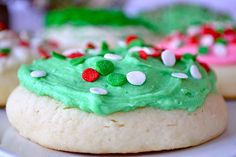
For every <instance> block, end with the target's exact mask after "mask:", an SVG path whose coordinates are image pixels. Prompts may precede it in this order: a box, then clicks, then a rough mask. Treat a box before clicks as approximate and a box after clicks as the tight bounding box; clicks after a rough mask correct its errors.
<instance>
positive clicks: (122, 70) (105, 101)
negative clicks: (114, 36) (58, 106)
mask: <svg viewBox="0 0 236 157" xmlns="http://www.w3.org/2000/svg"><path fill="white" fill-rule="evenodd" d="M128 49H129V48H128V47H118V48H116V49H114V50H111V51H110V52H112V53H114V54H119V55H121V56H123V59H121V60H112V61H111V62H112V63H113V65H114V68H113V71H110V72H111V73H110V74H109V75H100V77H99V78H98V80H96V81H94V82H86V81H85V80H83V78H82V77H81V75H82V72H83V71H84V70H85V69H86V68H93V69H96V68H97V67H96V66H97V65H96V64H97V63H99V62H100V61H102V60H104V57H103V55H101V54H100V55H87V56H86V57H83V59H82V60H83V61H81V60H79V61H78V62H77V61H76V60H78V59H79V58H77V59H69V58H66V59H62V58H59V57H56V56H55V57H52V58H50V59H47V60H45V59H41V60H37V61H34V62H33V63H32V64H31V65H23V66H21V68H20V69H19V71H18V77H19V80H20V84H21V86H23V87H25V88H26V89H28V90H30V91H32V92H34V93H36V94H37V95H40V96H49V97H52V98H54V99H56V100H58V101H61V102H62V103H63V105H64V106H65V107H71V108H78V109H80V110H82V111H86V112H93V113H95V114H98V115H109V114H112V113H114V112H127V111H131V110H135V109H137V108H142V107H153V108H158V109H161V110H177V109H180V110H186V111H189V112H193V111H195V110H196V109H197V108H198V107H200V106H202V105H203V103H204V101H205V98H206V97H207V95H208V94H209V93H210V92H214V91H215V75H214V73H212V72H209V73H207V72H206V71H205V70H204V69H203V68H202V67H201V66H200V65H199V64H198V63H197V62H195V61H194V60H195V57H191V55H189V56H187V55H186V56H187V57H186V56H185V57H183V58H182V59H181V60H177V62H176V64H175V65H174V66H173V67H167V66H165V65H164V64H163V62H162V61H161V59H160V57H158V58H153V57H148V58H147V59H146V60H144V59H141V58H140V57H139V56H138V55H134V54H131V53H129V52H128ZM73 61H74V62H75V63H76V64H75V63H74V62H73ZM193 64H195V65H197V66H198V68H199V70H200V73H201V74H202V79H199V80H198V79H194V78H193V77H192V76H191V74H190V72H189V71H190V70H189V69H190V66H191V65H193ZM34 70H41V71H45V72H46V73H47V75H46V76H44V77H41V78H34V77H31V76H30V73H31V72H32V71H34ZM131 71H142V72H143V73H145V75H146V81H145V82H144V84H142V85H138V86H135V85H132V84H130V83H129V82H128V81H127V80H126V78H125V77H124V76H126V74H127V73H128V72H131ZM172 72H182V73H186V74H187V75H188V76H189V77H188V79H180V78H176V77H172V76H171V74H172ZM92 87H99V88H103V89H105V90H107V91H108V94H107V95H97V94H93V93H90V88H92Z"/></svg>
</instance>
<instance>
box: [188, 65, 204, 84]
mask: <svg viewBox="0 0 236 157" xmlns="http://www.w3.org/2000/svg"><path fill="white" fill-rule="evenodd" d="M190 73H191V75H192V77H193V78H195V79H198V80H199V79H201V78H202V74H201V73H200V71H199V69H198V67H197V66H196V65H191V67H190Z"/></svg>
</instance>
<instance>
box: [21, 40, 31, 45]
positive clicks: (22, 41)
mask: <svg viewBox="0 0 236 157" xmlns="http://www.w3.org/2000/svg"><path fill="white" fill-rule="evenodd" d="M19 45H20V46H22V47H30V43H29V42H28V41H26V40H21V41H20V43H19Z"/></svg>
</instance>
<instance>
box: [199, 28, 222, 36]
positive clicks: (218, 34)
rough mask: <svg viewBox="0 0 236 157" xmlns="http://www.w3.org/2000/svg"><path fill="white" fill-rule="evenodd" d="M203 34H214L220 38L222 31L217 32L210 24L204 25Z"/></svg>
mask: <svg viewBox="0 0 236 157" xmlns="http://www.w3.org/2000/svg"><path fill="white" fill-rule="evenodd" d="M202 34H203V35H206V34H210V35H212V36H213V37H214V38H218V37H220V33H218V32H216V31H215V30H214V29H213V28H212V27H210V26H203V27H202Z"/></svg>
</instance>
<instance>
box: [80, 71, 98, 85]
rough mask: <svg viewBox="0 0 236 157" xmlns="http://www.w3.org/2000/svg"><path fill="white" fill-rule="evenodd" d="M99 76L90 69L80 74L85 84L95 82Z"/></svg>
mask: <svg viewBox="0 0 236 157" xmlns="http://www.w3.org/2000/svg"><path fill="white" fill-rule="evenodd" d="M99 76H100V75H99V73H98V72H97V71H96V70H94V69H92V68H87V69H85V70H84V71H83V73H82V78H83V79H84V80H85V81H87V82H93V81H96V80H97V79H98V78H99Z"/></svg>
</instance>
